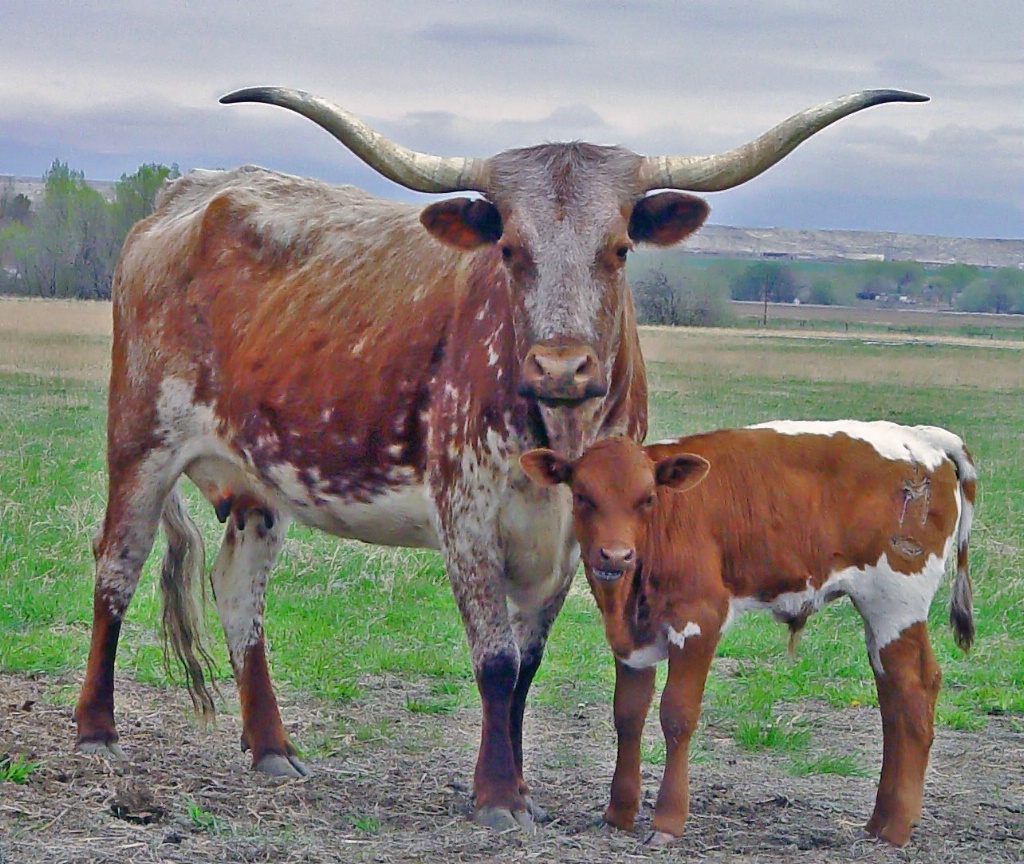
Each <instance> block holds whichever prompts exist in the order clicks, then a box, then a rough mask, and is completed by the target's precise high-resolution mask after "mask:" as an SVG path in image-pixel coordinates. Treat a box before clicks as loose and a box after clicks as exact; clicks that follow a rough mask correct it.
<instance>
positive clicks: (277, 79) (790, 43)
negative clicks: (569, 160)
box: [0, 0, 1024, 238]
mask: <svg viewBox="0 0 1024 864" xmlns="http://www.w3.org/2000/svg"><path fill="white" fill-rule="evenodd" d="M252 84H279V85H284V86H290V87H298V88H301V89H305V90H310V91H312V92H314V93H317V94H318V95H321V96H324V97H326V98H329V99H331V100H333V101H334V102H337V103H338V104H340V105H342V106H344V107H345V108H347V109H349V110H350V111H352V112H354V113H356V114H357V115H359V116H360V117H362V118H363V119H364V120H366V121H367V122H369V123H370V124H371V125H373V126H374V127H376V128H378V129H379V130H380V131H382V132H384V133H385V134H388V135H390V136H392V137H393V138H395V139H396V140H398V141H399V142H401V143H403V144H406V145H408V146H411V147H414V148H416V149H421V150H426V151H429V152H434V153H439V154H442V155H471V156H479V155H487V154H489V153H492V152H495V151H498V150H502V149H505V148H508V147H515V146H523V145H528V144H535V143H540V142H543V141H558V140H569V139H585V140H590V141H595V142H597V143H607V144H623V145H626V146H628V147H630V148H632V149H633V150H636V151H637V152H640V153H645V154H655V153H676V154H703V153H711V152H718V151H721V150H725V149H729V148H731V147H733V146H736V145H738V144H741V143H743V142H745V141H747V140H749V139H750V138H752V137H754V136H755V135H757V134H759V133H761V132H763V131H764V130H766V129H767V128H769V127H770V126H772V125H774V124H775V123H776V122H778V121H779V120H781V119H783V118H784V117H787V116H789V115H790V114H793V113H795V112H797V111H800V110H802V109H804V108H807V107H810V106H811V105H814V104H817V103H819V102H823V101H825V100H828V99H831V98H833V97H836V96H839V95H842V94H845V93H849V92H852V91H855V90H861V89H867V88H875V87H892V88H900V89H906V90H913V91H916V92H919V93H925V94H927V95H928V96H930V97H931V101H930V102H928V103H924V104H891V105H882V106H878V107H875V108H871V109H868V110H867V111H864V112H863V113H860V114H856V115H854V116H852V117H849V118H846V119H844V120H842V121H840V122H839V123H838V124H837V125H835V126H833V127H830V128H829V129H827V130H825V131H824V132H822V133H819V134H818V135H817V136H815V137H814V138H812V139H811V140H810V141H809V142H807V143H806V144H803V145H802V146H801V147H800V148H798V149H797V150H796V151H795V152H794V153H793V154H792V155H790V156H789V157H787V158H786V159H785V160H784V161H783V162H782V163H780V164H779V165H777V166H776V167H774V168H772V169H771V170H769V171H768V172H767V173H766V174H763V175H762V176H761V177H759V178H757V179H755V180H753V181H751V182H750V183H748V184H747V185H745V186H743V187H741V188H739V189H735V190H730V191H727V192H721V193H716V194H712V195H709V196H708V198H709V200H710V202H711V205H712V217H711V220H712V221H713V222H717V223H720V224H725V225H740V226H755V225H761V226H785V227H796V228H847V229H859V230H884V231H903V232H916V233H928V234H946V235H964V236H980V237H1006V238H1021V237H1024V4H1022V3H1021V0H971V2H965V0H928V2H914V3H910V2H905V3H899V2H897V3H893V2H892V0H886V2H880V0H857V2H851V3H837V2H834V0H761V2H753V0H749V2H747V0H743V2H738V0H737V2H734V0H635V2H629V0H618V2H601V0H591V2H587V0H539V2H537V0H517V2H512V0H500V2H499V0H478V2H473V0H459V2H448V0H429V2H424V0H419V2H415V0H389V2H383V0H380V2H362V0H331V2H328V0H321V2H312V0H294V2H288V3H283V2H280V0H276V2H267V0H244V2H242V0H206V2H199V0H192V2H187V0H186V2H181V0H179V2H167V0H162V2H149V0H130V2H129V0H47V2H43V3H41V2H39V0H3V9H2V13H0V174H14V175H23V176H34V177H40V176H42V174H43V173H44V172H45V171H46V170H47V168H48V167H49V165H50V164H51V162H52V161H53V160H54V159H61V160H63V161H66V162H68V163H70V165H71V167H72V168H76V169H79V170H82V171H84V172H85V175H86V177H88V178H90V179H97V180H101V179H117V178H118V177H119V176H120V175H121V174H122V173H132V172H134V171H135V170H136V169H137V168H138V166H139V165H141V164H142V163H145V162H162V163H165V164H170V163H177V164H178V165H179V166H180V167H181V169H182V170H187V169H189V168H193V167H230V166H233V165H236V164H240V163H246V162H252V163H257V164H262V165H266V166H268V167H272V168H276V169H279V170H283V171H289V172H293V173H302V174H312V175H316V176H319V177H322V178H325V179H328V180H331V181H337V182H350V183H356V184H358V185H361V186H363V187H365V188H368V189H371V190H372V191H375V192H379V193H381V194H386V195H392V196H395V197H402V198H410V197H413V193H408V192H404V191H402V190H400V189H398V187H396V186H394V185H393V184H390V183H388V182H387V181H385V180H382V179H380V178H378V177H376V176H374V175H373V173H372V172H371V171H370V170H369V169H367V168H365V167H364V166H363V165H362V163H360V162H359V161H358V160H357V159H356V158H355V157H353V156H351V155H350V154H349V153H348V152H347V151H345V150H344V149H343V148H342V147H341V146H340V145H338V144H337V143H336V142H335V141H334V140H333V139H331V138H330V137H329V136H328V135H327V134H326V133H325V132H323V131H321V130H319V129H318V128H317V127H315V126H314V125H313V124H312V123H310V122H309V121H307V120H305V119H303V118H301V117H299V116H298V115H295V114H292V113H290V112H287V111H284V110H282V109H280V108H272V107H269V106H262V105H233V106H223V105H219V104H218V103H217V98H218V97H219V96H220V95H222V94H223V93H226V92H228V91H229V90H232V89H235V88H238V87H242V86H247V85H252Z"/></svg>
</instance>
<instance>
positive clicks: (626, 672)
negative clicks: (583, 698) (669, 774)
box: [604, 660, 655, 831]
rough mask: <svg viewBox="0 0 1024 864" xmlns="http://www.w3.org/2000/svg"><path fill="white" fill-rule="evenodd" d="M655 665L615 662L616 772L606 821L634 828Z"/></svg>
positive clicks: (621, 826)
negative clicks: (640, 665) (641, 665)
mask: <svg viewBox="0 0 1024 864" xmlns="http://www.w3.org/2000/svg"><path fill="white" fill-rule="evenodd" d="M654 673H655V667H654V666H648V667H647V668H645V669H634V668H632V667H631V666H627V665H626V664H625V663H623V662H622V661H620V660H616V661H615V701H614V714H615V737H616V754H615V774H614V775H613V776H612V793H611V799H610V800H609V802H608V808H607V809H606V810H605V812H604V821H605V822H607V823H608V824H609V825H611V826H613V827H615V828H621V829H622V830H624V831H630V830H632V828H633V820H634V819H636V811H637V810H638V809H639V807H640V743H641V740H642V738H643V732H644V723H645V722H646V720H647V712H648V711H649V710H650V708H651V699H652V698H653V697H654V677H655V674H654Z"/></svg>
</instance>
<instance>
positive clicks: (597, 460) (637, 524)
mask: <svg viewBox="0 0 1024 864" xmlns="http://www.w3.org/2000/svg"><path fill="white" fill-rule="evenodd" d="M519 464H520V465H521V466H522V468H523V471H525V472H526V474H527V476H528V477H529V478H530V479H531V480H533V482H535V483H537V484H539V485H541V486H557V485H559V484H562V483H564V484H566V485H567V486H568V487H569V489H570V491H571V492H572V516H573V527H574V529H575V531H576V539H577V540H578V541H579V544H580V557H581V558H582V559H583V566H584V568H585V570H586V573H587V581H588V582H589V583H590V587H591V589H592V590H593V592H594V598H595V599H596V600H597V605H598V607H599V608H600V609H601V612H602V614H603V615H604V616H605V619H606V622H607V621H608V619H609V618H611V619H613V620H617V619H619V618H620V617H621V615H620V613H621V612H622V610H623V609H624V608H625V604H626V601H627V599H628V598H629V594H630V591H631V590H632V586H633V578H632V577H633V576H634V575H635V574H636V572H637V567H638V566H641V565H642V562H641V560H640V555H641V551H640V550H643V549H644V548H646V547H647V546H648V541H649V538H648V531H649V529H650V526H651V517H652V515H653V513H654V511H655V509H656V508H657V507H658V506H659V499H660V496H661V495H664V494H666V493H668V494H671V493H672V492H682V491H685V490H687V489H691V488H692V487H694V486H696V485H697V484H698V483H700V481H701V480H703V479H704V477H705V476H706V475H707V473H708V470H709V469H710V464H709V463H708V461H707V460H706V459H704V458H703V457H701V456H697V455H696V454H693V453H680V454H676V455H674V456H668V457H666V458H664V459H661V460H660V461H658V462H652V461H651V459H650V458H649V457H648V455H647V453H646V452H645V451H644V449H643V448H642V447H641V446H640V445H639V444H637V443H636V442H635V441H633V440H632V439H630V438H624V437H621V436H616V437H613V438H605V439H603V440H601V441H598V442H597V443H596V444H594V445H593V446H592V447H590V448H589V449H588V450H587V451H586V452H585V453H584V454H583V456H581V457H580V458H579V459H576V460H569V459H565V458H564V457H562V456H560V455H558V454H557V453H555V452H554V451H553V450H549V449H538V450H530V451H529V452H527V453H524V454H523V455H522V456H520V457H519ZM650 542H653V543H654V544H655V545H657V541H656V539H655V538H650ZM609 639H610V640H611V639H612V634H611V632H609Z"/></svg>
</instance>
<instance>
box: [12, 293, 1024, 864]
mask: <svg viewBox="0 0 1024 864" xmlns="http://www.w3.org/2000/svg"><path fill="white" fill-rule="evenodd" d="M109 320H110V319H109V306H103V305H102V304H81V305H79V304H61V303H43V302H36V303H31V302H27V301H4V300H0V862H5V861H10V862H15V861H16V862H27V864H37V862H44V861H45V862H63V861H69V862H70V861H108V860H109V861H115V860H116V861H123V860H133V861H181V862H186V861H187V862H191V861H214V860H225V861H239V860H240V861H412V860H429V861H442V860H452V861H505V860H519V859H522V858H525V857H531V858H535V860H543V861H549V860H550V861H580V862H582V861H588V862H598V864H601V862H605V861H621V860H623V859H626V858H628V859H629V860H633V859H634V858H647V857H651V858H660V859H663V860H669V861H676V860H679V861H683V860H692V859H694V858H697V859H699V860H708V861H723V862H724V861H806V862H831V861H836V862H838V861H919V862H926V864H928V862H939V861H942V862H947V861H950V860H955V861H962V862H982V861H985V862H990V861H994V862H1010V861H1020V860H1024V550H1022V543H1024V343H995V342H993V341H992V340H988V339H984V340H971V339H965V338H958V339H955V340H943V339H941V338H939V337H935V338H931V337H929V338H909V339H904V338H899V337H894V336H892V334H882V335H872V334H871V333H866V334H865V333H858V334H856V335H850V334H845V335H843V336H840V335H838V334H831V335H826V334H822V333H816V334H814V335H813V336H812V337H808V336H807V334H791V333H785V332H779V331H775V330H772V331H768V332H758V331H749V330H742V331H713V330H685V331H684V330H670V329H648V330H645V331H644V333H643V340H644V350H645V356H646V357H647V358H648V363H649V366H650V373H651V384H652V395H651V411H652V421H651V433H650V436H649V437H650V438H651V439H652V440H654V439H657V438H661V437H667V436H670V435H677V434H682V433H685V432H689V431H695V430H698V429H708V428H714V427H719V426H730V425H742V424H747V423H755V422H759V421H763V420H769V419H773V418H779V417H793V418H806V419H814V418H822V419H826V418H838V417H859V418H864V419H889V420H894V421H897V422H903V423H911V424H913V423H930V424H937V425H943V426H946V427H948V428H950V429H952V430H953V431H955V432H957V433H958V434H960V435H962V436H963V437H964V438H965V440H966V441H967V444H968V447H969V448H970V449H971V451H972V453H973V454H974V456H975V459H976V461H977V463H978V467H979V470H980V483H979V503H978V511H977V519H976V522H975V531H974V535H973V538H972V548H971V558H972V575H973V580H974V589H975V620H976V623H977V628H978V636H977V640H976V643H975V648H974V650H973V651H972V653H971V655H970V656H967V657H965V656H963V655H962V654H961V653H959V652H958V650H957V649H956V647H955V645H954V642H953V639H952V636H951V634H950V630H949V626H948V624H947V622H946V615H947V611H946V610H947V601H948V585H946V586H944V588H943V590H942V591H940V594H939V596H938V597H937V598H936V601H935V603H934V605H933V608H932V615H931V620H930V625H931V629H932V641H933V645H934V647H935V652H936V655H937V657H938V659H939V662H940V664H941V666H942V668H943V671H944V676H945V677H944V686H943V691H942V695H941V697H940V700H939V708H938V718H939V719H938V724H937V732H936V742H935V747H934V749H933V758H932V766H931V769H930V772H929V777H928V781H927V784H926V788H925V812H924V815H923V818H922V822H921V824H920V825H919V826H918V828H917V829H916V832H915V835H914V837H913V839H912V840H911V844H910V845H909V846H908V847H907V849H906V850H902V851H900V850H891V849H888V848H887V847H883V846H879V845H877V844H875V843H874V842H872V841H866V840H864V839H863V838H862V837H861V835H860V833H859V827H860V826H861V825H863V823H864V822H865V821H866V820H867V817H868V816H869V815H870V812H871V806H872V802H873V799H874V791H875V783H876V780H877V775H878V770H879V765H880V759H881V755H880V754H881V733H880V723H879V720H878V716H877V714H878V712H877V708H876V707H875V706H876V700H875V694H874V682H873V677H872V674H871V671H870V667H869V665H868V662H867V658H866V652H865V649H864V639H863V631H862V627H861V624H860V619H859V618H858V616H857V615H856V613H855V612H854V610H853V609H852V607H851V606H850V604H849V603H848V602H846V601H840V602H838V603H836V604H834V605H833V606H831V607H829V608H828V609H826V610H825V611H824V612H823V613H822V614H820V615H818V616H815V617H813V618H812V619H811V620H810V622H809V624H808V627H807V630H806V633H805V635H804V638H803V641H802V642H801V645H800V648H799V652H798V655H797V657H796V658H795V659H791V658H789V657H788V656H787V653H786V641H787V631H786V630H785V628H784V627H782V626H781V625H777V624H775V623H773V622H772V621H770V620H769V619H768V618H767V617H766V616H764V617H758V616H755V615H753V614H751V615H748V616H746V617H744V618H742V619H740V621H739V622H738V623H737V624H736V625H735V626H734V627H733V628H732V629H731V630H730V631H729V632H728V633H727V634H726V636H725V638H724V639H723V642H722V645H721V647H720V649H719V652H718V658H717V659H716V661H715V664H714V666H713V668H712V673H711V677H710V678H709V681H708V689H707V694H706V697H705V703H704V705H705V707H704V716H703V718H702V728H701V729H700V731H699V732H698V734H697V736H696V737H695V744H694V747H693V753H692V761H693V763H694V764H693V768H692V772H691V775H692V776H691V786H692V794H693V800H692V814H691V820H690V823H689V826H688V830H687V835H686V837H685V838H683V839H682V840H681V841H679V842H678V843H677V844H676V845H675V846H674V847H672V848H671V849H670V850H668V851H667V852H662V853H649V852H646V851H644V850H643V848H642V847H640V846H639V845H638V844H639V841H640V840H641V839H642V837H643V832H644V826H645V825H646V824H647V823H648V822H649V819H650V815H651V807H652V805H653V794H654V792H655V790H656V788H657V782H658V780H659V779H660V771H661V763H662V762H663V760H664V747H663V746H662V744H661V733H660V729H659V728H658V723H657V710H656V708H655V709H654V710H653V711H652V715H651V718H650V720H649V723H648V731H647V738H646V745H645V750H644V756H645V770H644V788H645V802H644V806H643V808H642V814H641V823H642V825H641V827H640V828H639V829H638V832H637V833H636V834H635V835H629V834H622V833H617V834H609V833H607V832H606V831H604V830H603V829H600V828H598V827H596V826H595V825H594V821H595V819H597V818H598V817H599V816H600V814H601V812H602V810H603V808H604V805H605V803H606V795H607V792H608V786H609V782H610V777H611V771H612V767H613V760H614V731H613V729H612V725H611V707H610V694H611V688H612V681H613V670H612V661H611V656H610V653H609V652H608V650H607V648H606V646H605V644H604V638H603V632H602V628H601V625H600V621H599V617H598V615H597V612H596V609H595V608H594V604H593V602H592V600H591V598H590V596H589V592H588V591H587V589H586V584H585V581H584V580H583V579H582V577H580V578H579V580H578V582H577V585H576V586H575V587H574V590H573V592H572V594H571V595H570V597H569V600H568V602H567V604H566V608H565V610H564V611H563V613H562V615H561V617H560V618H559V620H558V621H557V622H556V624H555V627H554V630H553V634H552V638H551V642H550V643H549V648H548V653H547V655H546V658H545V661H544V665H543V666H542V668H541V671H540V673H539V675H538V678H537V682H536V684H535V686H534V689H533V696H532V700H531V708H530V710H529V711H528V715H527V729H526V744H525V750H526V761H527V774H528V778H529V779H530V780H531V781H532V782H533V784H534V790H533V791H534V796H535V798H536V799H537V800H538V801H539V802H540V803H542V804H543V805H544V806H545V807H547V808H548V809H549V810H550V811H551V813H552V815H553V816H555V819H556V821H555V822H554V823H552V824H549V825H547V826H544V827H542V828H541V829H540V831H539V833H538V835H537V836H536V837H534V838H532V839H529V838H525V837H522V836H520V835H515V836H501V835H496V834H494V833H492V832H489V831H486V830H483V829H478V828H476V827H475V826H473V825H472V824H470V823H467V822H466V821H465V816H466V814H467V813H468V812H469V809H470V800H469V789H470V784H471V777H472V767H473V760H474V758H475V755H476V747H477V740H476V736H477V735H478V734H479V706H478V699H477V695H476V691H475V687H474V684H473V680H472V675H471V673H470V666H469V659H468V656H467V651H466V647H465V639H464V636H463V633H462V628H461V624H460V622H459V618H458V614H457V612H456V610H455V606H454V602H453V600H452V598H451V594H450V591H449V589H448V586H447V582H446V577H445V574H444V570H443V567H442V566H441V563H440V559H439V557H438V556H437V555H436V554H434V553H432V552H425V551H414V550H392V549H381V548H376V547H368V546H365V545H362V544H359V543H346V542H339V541H338V540H336V539H333V538H330V537H326V536H324V535H322V534H317V533H315V532H312V531H309V530H307V529H305V528H302V527H298V526H297V527H294V528H293V529H292V531H291V533H290V537H289V540H288V542H287V544H286V546H285V549H284V553H283V555H282V558H281V561H280V563H279V566H278V568H277V570H276V571H275V574H274V577H273V578H272V580H271V586H270V590H269V597H268V609H267V631H268V638H269V641H270V644H271V650H272V654H271V663H272V668H273V674H274V678H275V682H276V684H277V685H278V691H279V695H280V696H281V699H282V708H283V711H282V713H283V715H284V719H285V723H286V725H287V726H288V727H289V731H290V733H291V734H292V735H293V737H294V739H295V742H296V744H297V745H298V746H299V747H300V749H301V750H302V751H303V752H304V754H305V756H306V761H307V764H309V765H310V767H311V768H312V769H313V771H314V772H315V773H314V775H313V776H312V777H310V778H307V779H304V780H302V781H286V782H281V781H272V780H267V779H263V778H255V777H253V776H252V775H250V774H249V773H248V772H247V770H246V766H247V764H248V759H247V757H246V756H244V755H241V754H239V753H238V751H237V741H238V737H237V736H238V730H239V722H238V716H237V715H238V709H237V700H236V699H235V698H234V685H233V683H232V682H231V674H230V668H229V665H228V663H227V660H226V652H225V651H224V649H223V640H222V638H221V635H220V633H219V630H218V627H217V625H216V622H215V618H216V616H215V614H213V613H212V605H211V637H210V642H211V645H212V647H213V648H214V656H215V659H216V662H217V665H218V668H219V674H220V678H221V682H222V691H223V694H224V702H223V705H222V710H221V716H220V719H219V724H218V726H219V728H217V729H216V730H205V729H202V728H200V727H198V726H197V725H196V724H195V723H194V722H193V721H192V719H191V715H190V703H189V700H188V697H187V695H186V693H185V691H184V689H183V688H181V687H179V686H177V685H175V684H173V683H172V682H170V681H169V679H168V676H167V673H166V672H165V670H164V668H163V658H162V650H161V642H160V637H159V632H158V620H159V607H158V601H157V590H156V583H157V573H156V570H157V564H158V555H157V554H154V555H153V556H151V559H150V562H149V563H148V565H147V568H146V572H145V573H144V575H143V579H142V582H141V584H140V588H139V590H138V593H137V594H136V598H135V600H134V602H133V604H132V607H131V610H130V612H129V616H128V619H127V621H126V623H125V626H124V629H123V631H122V638H121V648H120V651H119V654H118V671H117V688H118V702H117V708H118V723H119V728H120V731H121V735H122V744H123V746H124V749H125V751H126V753H127V754H128V755H129V757H130V760H131V762H130V763H129V764H128V765H110V764H108V763H106V762H105V761H103V760H102V759H101V758H99V757H95V756H85V755H81V754H77V753H75V752H74V750H73V743H74V730H73V726H72V724H71V719H70V717H71V707H72V705H73V702H74V699H75V697H76V695H77V686H78V684H79V683H80V681H81V677H82V674H83V671H84V666H85V656H86V653H87V649H88V640H89V628H90V623H91V611H92V578H93V574H92V557H91V551H90V546H89V540H90V538H91V536H92V534H93V532H94V531H95V530H96V528H97V527H98V525H99V523H100V521H101V519H102V513H103V505H104V494H105V478H104V446H105V428H104V427H105V380H104V379H105V374H106V372H105V370H106V362H107V359H106V355H107V352H108V351H109ZM190 501H191V505H192V511H193V513H194V515H196V516H197V517H198V518H199V520H200V524H201V525H202V527H203V530H204V534H205V536H206V539H207V553H208V556H209V558H210V559H212V556H213V554H215V551H216V548H217V543H218V542H219V527H220V526H218V525H217V523H216V521H215V519H214V517H213V514H212V512H210V508H209V507H208V506H207V505H206V504H205V502H202V503H201V502H200V500H199V498H198V496H195V495H190Z"/></svg>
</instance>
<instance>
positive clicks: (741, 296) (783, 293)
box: [730, 261, 799, 303]
mask: <svg viewBox="0 0 1024 864" xmlns="http://www.w3.org/2000/svg"><path fill="white" fill-rule="evenodd" d="M730 290H731V292H732V299H733V300H766V299H767V301H768V302H769V303H792V302H793V300H794V299H795V298H796V295H797V291H798V290H799V285H798V283H797V280H796V276H795V275H794V273H793V270H792V268H791V267H788V266H786V265H785V264H779V263H778V262H775V261H758V262H757V263H756V264H752V265H751V266H750V267H748V268H747V269H746V270H745V271H744V272H742V273H741V274H739V275H738V276H737V277H736V278H734V279H733V281H732V284H731V286H730Z"/></svg>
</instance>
